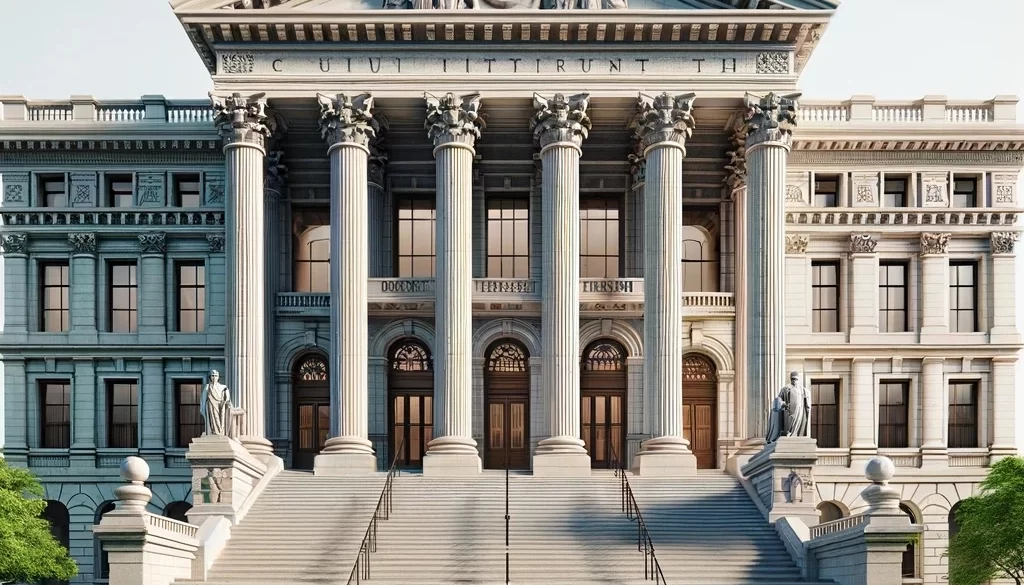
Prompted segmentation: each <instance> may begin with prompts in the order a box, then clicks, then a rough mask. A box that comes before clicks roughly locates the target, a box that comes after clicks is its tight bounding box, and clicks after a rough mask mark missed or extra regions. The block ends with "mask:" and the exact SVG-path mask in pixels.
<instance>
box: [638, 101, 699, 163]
mask: <svg viewBox="0 0 1024 585" xmlns="http://www.w3.org/2000/svg"><path fill="white" fill-rule="evenodd" d="M696 97H697V96H696V94H692V93H687V94H680V95H669V94H668V93H662V94H661V95H657V96H654V97H652V96H649V95H646V94H643V93H641V94H640V95H639V97H638V98H637V104H636V114H634V116H633V121H632V124H631V125H630V127H631V128H633V129H634V131H635V133H636V139H637V140H638V141H639V142H640V147H641V148H642V149H643V151H644V152H646V151H647V149H648V148H650V147H652V146H654V145H656V144H661V143H663V142H670V143H673V144H678V145H679V146H680V147H681V148H682V149H683V156H686V139H687V138H689V137H690V136H691V135H693V127H694V125H695V123H694V120H693V100H694V99H695V98H696Z"/></svg>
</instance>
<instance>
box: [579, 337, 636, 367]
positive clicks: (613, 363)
mask: <svg viewBox="0 0 1024 585" xmlns="http://www.w3.org/2000/svg"><path fill="white" fill-rule="evenodd" d="M582 365H583V370H584V371H591V372H621V371H625V369H626V352H625V350H623V349H622V346H621V345H619V344H618V343H615V342H614V341H611V340H601V341H595V342H594V343H592V344H591V345H590V346H589V347H588V348H587V351H586V352H585V353H584V354H583V364H582Z"/></svg>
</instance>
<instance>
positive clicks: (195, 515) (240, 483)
mask: <svg viewBox="0 0 1024 585" xmlns="http://www.w3.org/2000/svg"><path fill="white" fill-rule="evenodd" d="M185 459H187V460H188V461H189V463H191V464H192V500H193V502H192V509H191V510H189V513H188V517H189V521H190V522H192V523H193V524H196V525H200V524H202V523H203V522H204V521H205V520H206V519H207V518H208V517H211V516H223V517H224V518H226V519H228V520H229V521H230V522H231V523H232V524H237V523H238V522H239V521H240V520H241V519H242V517H244V516H245V512H247V511H248V507H249V506H251V505H252V502H253V501H254V500H255V499H256V497H257V496H258V495H259V491H260V490H261V489H262V487H263V486H264V485H265V484H266V483H268V482H269V480H270V478H271V477H273V476H274V475H275V474H276V473H277V472H278V471H280V470H281V469H282V468H283V464H282V461H281V459H280V458H278V457H275V456H271V457H270V458H269V459H268V460H267V461H266V462H264V461H261V460H260V459H257V458H256V457H254V456H253V455H252V454H250V453H249V451H248V450H247V449H246V448H245V447H243V446H242V445H241V444H240V443H239V442H238V441H235V440H234V439H229V438H227V437H223V436H203V437H199V438H197V439H193V440H192V443H191V444H189V447H188V452H187V453H185Z"/></svg>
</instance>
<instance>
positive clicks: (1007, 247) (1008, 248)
mask: <svg viewBox="0 0 1024 585" xmlns="http://www.w3.org/2000/svg"><path fill="white" fill-rule="evenodd" d="M1018 236H1019V234H1017V233H1015V232H992V235H991V236H989V247H990V249H991V250H992V253H993V254H1013V249H1014V247H1015V246H1016V244H1017V237H1018Z"/></svg>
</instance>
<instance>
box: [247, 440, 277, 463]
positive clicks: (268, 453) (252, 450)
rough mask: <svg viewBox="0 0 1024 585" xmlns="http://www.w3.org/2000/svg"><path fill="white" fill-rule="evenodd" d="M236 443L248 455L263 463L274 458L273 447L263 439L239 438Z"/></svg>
mask: <svg viewBox="0 0 1024 585" xmlns="http://www.w3.org/2000/svg"><path fill="white" fill-rule="evenodd" d="M238 442H239V443H241V444H242V446H243V447H245V449H246V450H247V451H248V452H249V454H250V455H252V456H253V457H255V458H256V459H259V460H260V461H262V462H263V463H266V462H268V461H270V458H271V457H274V445H273V444H272V443H271V442H270V441H268V440H267V439H266V438H264V437H249V436H241V437H239V438H238Z"/></svg>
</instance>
